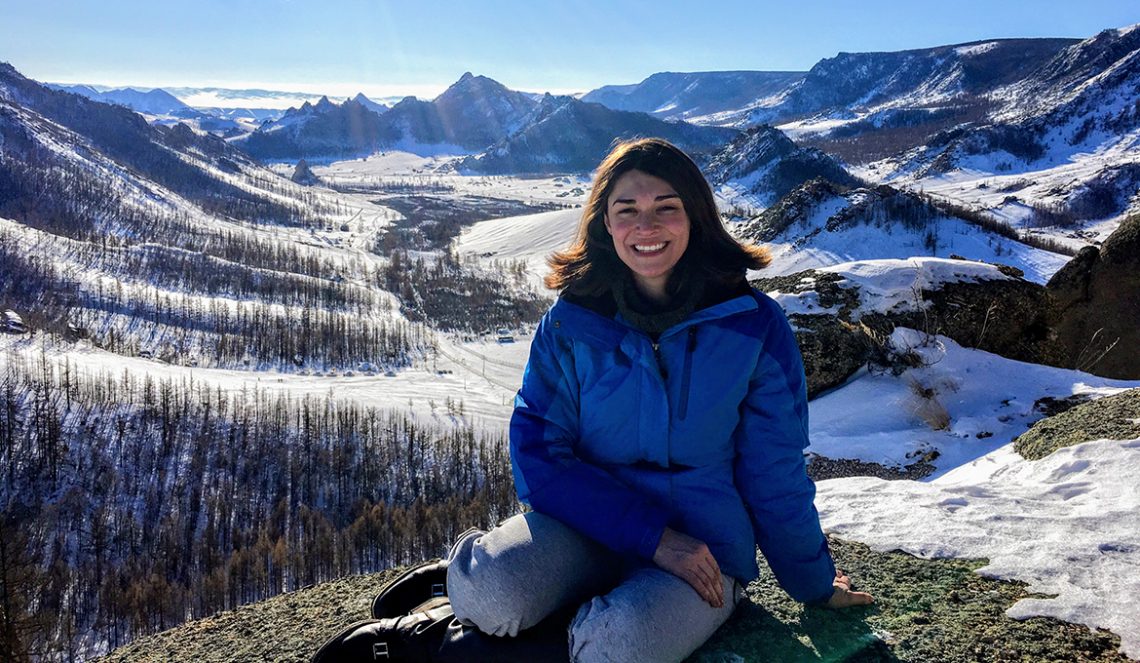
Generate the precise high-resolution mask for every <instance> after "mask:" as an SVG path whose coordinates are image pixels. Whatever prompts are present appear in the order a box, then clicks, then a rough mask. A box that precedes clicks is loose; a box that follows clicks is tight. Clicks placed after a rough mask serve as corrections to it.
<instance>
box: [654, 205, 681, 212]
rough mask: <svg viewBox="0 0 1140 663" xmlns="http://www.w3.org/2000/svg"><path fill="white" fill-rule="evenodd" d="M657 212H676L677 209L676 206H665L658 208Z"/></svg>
mask: <svg viewBox="0 0 1140 663" xmlns="http://www.w3.org/2000/svg"><path fill="white" fill-rule="evenodd" d="M657 211H658V212H676V211H677V207H676V206H674V205H665V206H664V207H658V208H657Z"/></svg>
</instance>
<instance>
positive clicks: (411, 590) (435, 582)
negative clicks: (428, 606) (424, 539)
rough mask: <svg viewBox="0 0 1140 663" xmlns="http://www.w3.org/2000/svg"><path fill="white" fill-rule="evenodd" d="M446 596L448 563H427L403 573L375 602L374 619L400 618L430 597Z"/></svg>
mask: <svg viewBox="0 0 1140 663" xmlns="http://www.w3.org/2000/svg"><path fill="white" fill-rule="evenodd" d="M440 596H447V562H444V561H442V560H440V561H435V562H426V563H424V564H419V565H416V566H413V567H412V568H410V569H408V570H407V571H404V572H403V573H401V574H400V575H399V576H397V577H396V579H395V580H393V581H392V582H390V583H388V584H387V585H385V586H384V588H383V589H381V590H380V594H379V595H377V596H376V598H375V599H374V600H373V601H372V618H373V619H384V618H386V617H399V616H400V615H406V614H408V613H409V612H411V611H412V610H413V608H415V606H417V605H419V604H421V603H423V602H424V601H427V600H428V599H431V598H436V597H440Z"/></svg>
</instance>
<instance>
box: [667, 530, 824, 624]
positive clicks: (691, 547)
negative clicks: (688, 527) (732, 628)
mask: <svg viewBox="0 0 1140 663" xmlns="http://www.w3.org/2000/svg"><path fill="white" fill-rule="evenodd" d="M653 563H654V564H656V565H657V566H660V567H661V568H663V569H665V570H666V571H668V572H669V573H672V574H673V575H675V576H677V577H678V578H680V579H682V580H684V581H685V582H687V583H689V585H691V586H692V588H693V589H695V590H697V594H700V596H701V598H702V599H704V600H705V601H707V602H708V604H709V605H711V606H712V607H714V608H720V607H723V606H724V583H723V582H722V580H721V576H720V566H719V565H717V563H716V559H715V558H714V557H713V556H712V553H711V552H709V547H708V546H707V545H705V543H704V542H703V541H700V540H699V539H694V538H693V537H691V536H689V535H688V534H682V533H681V532H678V531H676V530H673V529H669V528H668V527H666V528H665V533H664V534H662V535H661V542H660V543H658V544H657V552H655V553H653ZM833 600H834V599H833Z"/></svg>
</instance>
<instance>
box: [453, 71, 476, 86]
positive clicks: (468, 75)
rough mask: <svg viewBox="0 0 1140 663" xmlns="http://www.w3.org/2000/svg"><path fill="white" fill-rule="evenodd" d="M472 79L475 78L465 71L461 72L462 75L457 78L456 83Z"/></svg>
mask: <svg viewBox="0 0 1140 663" xmlns="http://www.w3.org/2000/svg"><path fill="white" fill-rule="evenodd" d="M472 78H475V76H474V75H473V74H472V73H471V72H469V71H465V72H463V75H462V76H460V77H459V80H458V81H457V82H459V83H462V82H463V81H469V80H471V79H472Z"/></svg>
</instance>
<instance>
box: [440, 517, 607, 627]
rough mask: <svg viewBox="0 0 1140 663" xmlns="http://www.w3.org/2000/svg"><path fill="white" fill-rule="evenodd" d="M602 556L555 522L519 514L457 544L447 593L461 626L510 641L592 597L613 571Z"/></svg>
mask: <svg viewBox="0 0 1140 663" xmlns="http://www.w3.org/2000/svg"><path fill="white" fill-rule="evenodd" d="M608 554H609V553H607V552H606V551H604V549H602V548H600V547H599V546H597V544H595V543H593V542H591V541H588V540H586V539H585V538H584V537H582V536H581V535H579V534H577V533H576V532H574V531H573V530H570V528H568V527H566V526H565V525H563V524H561V523H559V522H558V521H556V520H554V519H553V518H550V517H548V516H544V515H541V514H538V513H533V512H532V513H527V514H522V515H518V516H514V517H512V518H509V519H507V520H506V521H505V522H504V523H503V524H502V525H500V526H499V527H496V528H495V529H493V530H491V531H490V532H481V531H479V530H469V531H468V532H467V533H465V534H463V535H462V536H460V537H459V540H458V541H457V542H456V543H455V545H454V546H453V547H452V550H451V552H450V553H449V555H448V566H447V588H448V591H447V593H448V595H449V596H450V597H451V605H452V608H453V609H454V610H455V614H456V616H457V617H459V618H460V619H461V620H463V621H466V622H469V623H471V624H473V625H475V626H477V627H478V628H479V629H480V630H481V631H484V632H486V633H491V634H494V635H515V634H516V633H518V631H519V630H521V629H526V628H530V627H531V626H534V625H535V624H537V623H538V622H540V621H541V620H542V619H543V618H544V617H546V616H547V615H549V614H551V613H552V612H554V611H555V610H557V609H558V608H560V607H563V606H564V605H566V604H567V603H569V602H571V601H580V600H583V599H584V598H585V597H586V596H591V595H593V593H597V591H598V584H599V580H600V581H602V582H604V576H605V575H606V574H607V573H609V572H610V570H611V569H612V567H613V565H612V564H608V563H606V561H604V560H606V559H607V556H608Z"/></svg>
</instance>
